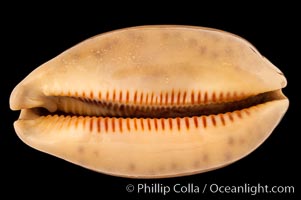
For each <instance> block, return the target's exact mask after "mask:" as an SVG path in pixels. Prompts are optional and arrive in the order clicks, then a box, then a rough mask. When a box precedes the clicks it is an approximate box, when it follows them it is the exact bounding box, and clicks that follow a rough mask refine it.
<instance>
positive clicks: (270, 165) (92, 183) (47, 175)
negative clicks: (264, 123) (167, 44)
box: [0, 2, 301, 199]
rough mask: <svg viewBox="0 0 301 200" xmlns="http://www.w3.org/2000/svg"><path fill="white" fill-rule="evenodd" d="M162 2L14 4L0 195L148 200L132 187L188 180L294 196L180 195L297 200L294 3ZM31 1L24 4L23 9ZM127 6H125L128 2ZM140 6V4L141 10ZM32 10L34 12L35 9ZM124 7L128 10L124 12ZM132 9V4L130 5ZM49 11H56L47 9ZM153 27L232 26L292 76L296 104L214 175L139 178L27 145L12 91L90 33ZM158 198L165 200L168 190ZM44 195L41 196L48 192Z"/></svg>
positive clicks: (290, 90)
mask: <svg viewBox="0 0 301 200" xmlns="http://www.w3.org/2000/svg"><path fill="white" fill-rule="evenodd" d="M173 4H175V5H177V9H175V8H173V7H172V5H170V6H167V7H164V8H163V7H161V6H160V5H155V6H154V5H152V4H149V3H147V2H145V5H135V4H133V5H120V4H119V3H117V2H116V5H113V6H105V5H101V6H98V5H93V4H90V5H88V6H81V5H79V7H80V8H77V9H74V8H71V7H66V8H62V7H61V5H55V6H51V7H50V5H48V4H46V3H45V4H44V5H33V7H31V6H29V5H19V4H18V6H16V5H11V6H7V7H3V8H4V10H5V9H6V8H7V10H8V12H7V14H3V13H2V14H1V15H2V16H1V34H2V41H1V44H2V45H1V46H2V53H1V61H2V62H1V65H2V66H1V70H2V74H1V100H0V101H1V114H2V115H1V116H2V117H1V132H0V155H1V160H0V162H1V164H0V181H1V183H3V184H2V187H1V188H0V190H1V192H2V193H3V192H9V190H8V188H13V191H15V192H12V193H10V195H11V196H15V195H17V194H18V193H19V192H18V191H19V189H24V190H26V191H27V192H22V195H23V196H24V197H25V196H26V197H41V196H40V195H39V193H37V191H40V192H41V193H42V194H43V195H46V196H49V195H51V196H52V197H57V198H59V197H61V196H62V195H68V196H69V197H73V196H78V195H84V196H86V197H89V196H90V197H94V198H95V199H101V198H102V199H103V198H104V199H107V198H109V196H107V197H105V196H106V195H110V197H116V195H120V194H121V195H122V197H124V198H127V197H129V198H131V199H135V198H137V199H142V198H145V197H146V196H147V195H148V194H137V192H133V193H128V192H127V191H126V190H125V187H126V185H127V184H134V185H137V184H138V183H147V184H148V185H151V184H155V183H158V184H164V185H168V186H173V185H174V184H176V183H180V184H182V185H186V184H187V183H193V184H195V185H200V186H203V185H204V184H206V183H207V184H212V183H217V184H219V185H230V186H231V185H242V184H245V183H248V184H251V185H252V184H253V185H257V184H258V183H260V184H262V185H265V184H267V185H270V186H273V185H293V186H294V187H295V194H273V195H262V194H258V195H256V196H251V195H237V194H228V195H223V194H210V193H209V192H207V193H206V194H185V195H188V196H185V195H184V194H170V195H168V196H167V197H172V196H174V197H175V198H176V199H179V198H192V197H194V198H197V199H211V198H215V199H222V198H224V197H231V198H235V199H242V198H244V199H246V198H253V197H254V198H255V199H267V198H271V199H275V198H277V199H293V198H296V197H297V194H298V193H299V186H300V184H298V183H297V180H298V179H299V177H300V176H299V174H300V171H299V169H300V165H299V164H298V163H297V162H298V161H300V155H299V152H300V150H299V148H298V138H297V136H298V135H299V134H300V128H299V126H298V124H299V120H300V117H299V115H298V114H299V112H300V111H301V110H300V102H301V101H300V98H299V96H298V95H299V91H300V90H299V87H298V86H299V85H300V81H299V80H298V71H297V69H298V68H299V66H300V55H299V54H300V31H299V32H298V26H300V20H298V17H299V18H300V16H298V12H297V11H295V9H294V8H295V6H294V5H290V6H284V5H278V7H277V8H276V7H274V4H273V5H269V6H268V7H262V5H259V4H255V3H254V4H250V5H249V4H245V5H238V6H239V7H235V6H234V7H232V9H230V8H226V7H223V6H221V8H222V12H221V11H219V10H218V9H216V6H217V3H216V5H211V6H204V5H202V6H200V5H198V4H189V6H187V4H185V5H181V4H177V3H175V2H174V3H173ZM23 6H24V7H23ZM124 6H126V7H124ZM135 6H138V7H135ZM30 7H31V9H29V8H30ZM117 7H118V9H121V10H122V11H118V10H117ZM129 8H132V9H129ZM47 9H49V10H47ZM148 24H183V25H196V26H206V27H212V28H217V29H222V30H226V31H229V32H232V33H234V34H237V35H240V36H241V37H244V38H245V39H247V40H249V41H250V42H251V43H252V44H253V45H254V46H255V47H256V48H257V49H258V50H259V51H260V52H261V53H262V54H263V55H264V56H265V57H267V58H268V59H269V60H270V61H271V62H273V63H274V64H275V65H276V66H277V67H279V68H280V70H282V72H283V73H284V74H285V76H286V77H287V79H288V86H287V88H285V89H284V93H285V94H286V95H287V96H288V98H289V99H290V107H289V110H288V112H287V113H286V115H285V117H284V118H283V120H282V121H281V123H280V124H279V125H278V126H277V128H276V129H275V131H274V132H273V134H272V135H271V136H270V137H269V138H268V139H267V140H266V141H265V142H264V143H263V145H261V146H260V147H259V148H258V149H256V151H254V152H253V153H251V154H250V155H249V156H247V157H245V158H243V159H242V160H240V161H238V162H236V163H234V164H232V165H230V166H227V167H225V168H222V169H218V170H215V171H211V172H208V173H203V174H198V175H192V176H186V177H179V178H170V179H157V180H136V179H126V178H118V177H113V176H108V175H103V174H99V173H96V172H93V171H89V170H87V169H84V168H81V167H78V166H76V165H73V164H71V163H68V162H66V161H64V160H61V159H58V158H55V157H53V156H50V155H47V154H45V153H41V152H39V151H37V150H34V149H33V148H30V147H28V146H26V145H25V144H24V143H22V142H21V140H20V139H19V138H18V137H17V135H16V134H15V131H14V129H13V125H12V124H13V122H14V121H15V120H16V119H17V118H18V115H19V113H18V112H13V111H10V109H9V103H8V102H9V95H10V93H11V91H12V89H13V88H14V87H15V85H17V83H19V82H20V81H21V80H22V79H23V78H24V77H25V76H26V75H27V74H29V73H30V72H31V71H32V70H33V69H35V68H36V67H38V66H39V65H41V64H42V63H44V62H46V61H48V60H49V59H51V58H53V57H54V56H56V55H58V54H59V53H61V52H62V51H64V50H66V49H67V48H69V47H71V46H73V45H75V44H77V43H78V42H81V41H82V40H84V39H86V38H89V37H91V36H94V35H97V34H99V33H103V32H106V31H110V30H115V29H119V28H125V27H129V26H136V25H148ZM155 196H156V198H159V199H162V198H166V197H164V196H163V195H162V194H157V195H155ZM41 198H42V197H41Z"/></svg>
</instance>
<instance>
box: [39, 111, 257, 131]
mask: <svg viewBox="0 0 301 200" xmlns="http://www.w3.org/2000/svg"><path fill="white" fill-rule="evenodd" d="M254 109H256V108H255V107H252V108H249V109H243V110H242V111H234V112H228V113H225V114H218V115H209V116H200V117H197V116H194V117H182V118H180V117H176V118H153V119H151V118H122V117H120V118H116V117H95V116H93V117H89V116H87V117H82V116H80V117H77V116H72V117H71V116H64V115H60V116H59V115H47V116H41V117H39V119H38V120H37V126H42V127H44V128H43V130H45V131H49V129H57V130H63V129H64V130H68V129H74V130H79V129H81V130H82V131H83V132H84V133H86V132H90V133H98V134H99V133H106V134H107V133H111V134H114V133H119V134H124V133H128V134H130V133H139V134H141V133H143V132H145V133H146V132H151V131H154V132H152V133H154V134H155V133H156V132H160V133H162V134H164V133H167V132H170V133H172V134H173V133H187V134H189V130H190V129H197V130H199V131H198V132H199V133H201V132H202V130H205V129H208V128H209V127H223V126H228V125H230V124H231V123H234V122H235V121H237V120H242V119H243V118H245V117H247V116H250V114H251V112H252V110H254ZM172 131H176V132H172Z"/></svg>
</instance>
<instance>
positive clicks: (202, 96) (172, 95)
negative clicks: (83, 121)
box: [49, 89, 251, 106]
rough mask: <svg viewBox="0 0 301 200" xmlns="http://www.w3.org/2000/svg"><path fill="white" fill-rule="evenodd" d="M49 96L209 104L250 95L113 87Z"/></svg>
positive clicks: (85, 99) (127, 101) (109, 100)
mask: <svg viewBox="0 0 301 200" xmlns="http://www.w3.org/2000/svg"><path fill="white" fill-rule="evenodd" d="M79 94H80V95H79ZM49 96H62V97H64V96H65V97H75V98H79V99H81V100H83V101H87V102H91V101H93V100H95V101H102V102H112V103H123V104H133V105H146V106H147V105H160V106H162V105H164V106H170V105H196V104H209V103H221V102H231V101H237V100H240V99H243V98H246V97H247V96H251V94H249V95H245V94H244V93H243V92H241V93H238V92H235V91H234V92H224V91H212V92H209V91H200V90H198V91H197V90H196V91H195V90H191V91H189V92H188V91H181V90H178V91H177V92H175V90H172V91H167V92H164V91H162V92H157V93H155V92H144V91H141V92H140V91H129V90H126V91H123V90H116V89H113V90H112V91H109V90H108V91H106V92H101V91H99V92H94V91H90V92H85V91H83V92H78V91H75V92H71V91H67V92H55V93H53V95H50V94H49Z"/></svg>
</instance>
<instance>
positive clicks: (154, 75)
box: [10, 26, 288, 178]
mask: <svg viewBox="0 0 301 200" xmlns="http://www.w3.org/2000/svg"><path fill="white" fill-rule="evenodd" d="M285 86H286V79H285V77H284V75H283V74H282V73H281V71H280V70H279V69H277V68H276V67H275V66H274V65H273V64H272V63H271V62H269V61H268V60H267V59H266V58H264V57H263V56H262V55H260V53H259V52H258V51H257V50H256V49H255V48H254V47H253V46H252V45H251V44H250V43H248V42H247V41H246V40H244V39H242V38H240V37H238V36H235V35H233V34H230V33H227V32H224V31H219V30H215V29H210V28H202V27H191V26H141V27H132V28H127V29H121V30H117V31H112V32H109V33H104V34H101V35H98V36H95V37H92V38H90V39H87V40H85V41H83V42H81V43H79V44H78V45H76V46H74V47H72V48H70V49H68V50H66V51H65V52H63V53H62V54H60V55H58V56H57V57H55V58H53V59H52V60H50V61H48V62H46V63H45V64H43V65H41V66H40V67H38V68H37V69H36V70H34V71H33V72H32V73H30V74H29V75H28V76H27V77H26V78H25V79H24V80H23V81H21V82H20V83H19V84H18V85H17V86H16V88H15V89H14V90H13V92H12V94H11V98H10V107H11V109H13V110H21V114H20V117H19V119H18V120H17V121H16V122H15V123H14V127H15V130H16V132H17V134H18V136H19V137H20V138H21V139H22V140H23V141H24V142H25V143H26V144H28V145H29V146H31V147H33V148H36V149H38V150H40V151H43V152H46V153H49V154H52V155H55V156H57V157H60V158H63V159H65V160H68V161H70V162H72V163H75V164H78V165H81V166H83V167H86V168H89V169H92V170H95V171H98V172H101V173H105V174H111V175H116V176H123V177H131V178H164V177H174V176H183V175H187V174H195V173H201V172H205V171H209V170H213V169H216V168H220V167H223V166H225V165H228V164H230V163H233V162H234V161H237V160H239V159H240V158H242V157H244V156H246V155H247V154H249V153H250V152H252V151H253V150H254V149H256V148H257V147H258V146H259V145H260V144H261V143H262V142H263V141H264V140H265V139H266V138H267V137H268V136H269V135H270V134H271V132H272V131H273V129H274V128H275V127H276V125H277V124H278V123H279V121H280V120H281V118H282V116H283V115H284V113H285V112H286V110H287V108H288V99H287V98H286V97H285V96H284V95H283V94H282V92H281V89H282V88H283V87H285Z"/></svg>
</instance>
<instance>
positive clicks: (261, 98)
mask: <svg viewBox="0 0 301 200" xmlns="http://www.w3.org/2000/svg"><path fill="white" fill-rule="evenodd" d="M51 99H52V101H55V102H56V104H57V105H56V107H57V108H58V109H57V110H55V111H50V110H49V109H47V106H45V107H42V106H38V107H30V108H23V109H21V114H20V117H19V120H34V119H36V118H39V117H41V116H48V115H51V116H53V115H59V116H61V115H63V116H77V117H109V118H113V117H115V118H185V117H188V118H189V117H195V116H198V117H199V116H209V115H218V114H224V113H228V112H235V111H239V110H243V109H247V108H250V107H253V106H257V105H259V104H264V103H266V102H270V101H276V100H283V99H285V100H287V98H286V97H285V96H284V95H283V93H282V91H281V90H280V89H279V90H275V91H269V92H265V93H261V94H258V95H254V96H250V97H247V98H244V99H242V100H237V101H231V102H221V103H220V102H219V103H210V104H197V105H179V106H143V105H139V104H137V105H124V104H119V105H118V104H112V103H111V102H110V103H109V102H97V101H94V100H91V99H90V100H89V99H88V100H87V99H84V100H83V99H79V98H74V97H59V98H54V97H51ZM52 104H54V103H53V102H52ZM59 104H62V105H63V106H62V105H59ZM70 107H71V108H72V109H73V110H72V109H71V108H70ZM78 109H79V110H78ZM95 110H96V111H95Z"/></svg>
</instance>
